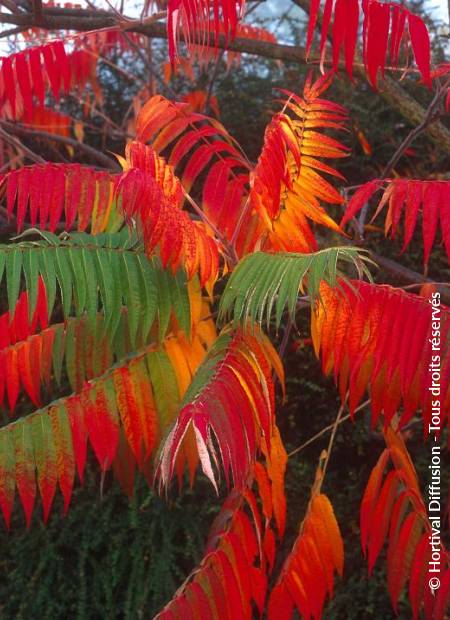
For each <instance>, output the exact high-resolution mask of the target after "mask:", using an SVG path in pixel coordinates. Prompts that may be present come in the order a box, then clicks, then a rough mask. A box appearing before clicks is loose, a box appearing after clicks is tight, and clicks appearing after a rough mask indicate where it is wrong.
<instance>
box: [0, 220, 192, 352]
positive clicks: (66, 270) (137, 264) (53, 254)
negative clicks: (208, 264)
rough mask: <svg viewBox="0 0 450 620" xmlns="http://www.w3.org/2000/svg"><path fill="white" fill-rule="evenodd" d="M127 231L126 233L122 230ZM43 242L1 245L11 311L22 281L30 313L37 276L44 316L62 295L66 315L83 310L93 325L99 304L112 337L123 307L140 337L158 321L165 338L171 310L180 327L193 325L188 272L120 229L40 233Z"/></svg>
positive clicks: (0, 269)
mask: <svg viewBox="0 0 450 620" xmlns="http://www.w3.org/2000/svg"><path fill="white" fill-rule="evenodd" d="M124 232H125V233H126V232H127V231H124ZM41 234H42V235H43V236H44V238H45V240H42V241H35V242H27V241H23V242H21V243H17V244H13V245H1V246H0V284H1V283H2V282H5V284H6V290H7V296H8V307H9V310H10V312H11V313H12V312H14V309H15V307H16V302H17V299H18V295H19V291H20V286H21V281H23V282H24V284H25V287H26V290H27V292H28V296H29V300H30V307H29V312H30V313H33V312H34V308H35V305H34V304H33V303H32V301H31V300H34V303H36V291H37V286H38V281H39V277H41V278H42V280H43V282H44V283H45V289H46V294H47V305H48V315H49V316H50V315H51V313H52V310H53V307H54V305H55V299H56V292H57V290H58V291H59V293H60V296H61V300H62V310H63V313H64V316H65V317H68V316H70V315H71V314H72V313H73V312H75V314H76V316H81V315H82V314H83V313H84V312H86V314H87V317H88V320H89V322H90V324H91V326H94V325H95V324H96V320H97V312H98V310H99V308H100V307H101V309H102V310H103V313H104V315H105V329H106V331H107V332H108V333H109V334H110V335H111V336H112V335H114V333H115V332H116V329H117V326H118V324H119V321H120V317H121V308H122V306H126V307H127V309H128V317H129V320H130V325H131V326H132V327H131V333H132V334H134V336H133V337H135V336H136V333H137V324H138V322H139V329H140V333H141V335H142V338H143V340H144V341H145V339H146V338H147V335H148V332H149V330H150V328H151V326H152V324H153V322H154V321H155V320H156V319H157V320H158V325H159V335H160V338H163V337H164V335H165V333H166V331H167V328H168V325H169V321H170V314H171V310H172V308H173V309H174V312H175V315H176V317H177V319H178V321H179V323H180V326H181V328H182V329H184V330H185V331H186V333H189V330H190V325H191V317H190V307H189V296H188V291H187V288H186V275H185V274H184V272H182V271H178V272H177V273H176V274H175V275H174V276H172V275H171V274H170V273H168V272H166V271H165V270H163V269H161V267H160V266H159V265H158V261H157V260H156V259H155V260H153V261H150V260H149V259H148V258H147V257H146V255H145V253H144V251H143V248H142V247H141V245H140V244H139V243H138V242H137V240H136V239H135V238H133V237H132V236H129V235H127V234H123V233H117V234H116V235H95V236H92V235H88V234H86V233H74V234H72V235H70V236H62V237H57V236H56V235H53V234H52V233H41Z"/></svg>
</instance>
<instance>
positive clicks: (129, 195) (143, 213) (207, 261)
mask: <svg viewBox="0 0 450 620" xmlns="http://www.w3.org/2000/svg"><path fill="white" fill-rule="evenodd" d="M116 195H117V199H118V201H119V202H120V204H121V206H122V209H123V210H124V212H125V215H126V217H127V218H128V219H129V220H131V219H132V218H137V219H138V222H139V225H140V228H142V233H143V240H144V246H145V250H146V253H147V255H148V256H149V257H151V256H153V255H154V254H155V250H156V247H157V246H158V248H159V254H160V256H161V260H162V264H163V266H164V267H167V266H170V267H171V268H172V270H173V271H176V270H177V269H178V268H180V267H184V269H185V270H186V273H187V276H188V278H189V279H190V278H192V277H194V275H195V274H196V273H197V272H199V275H200V281H201V284H202V286H203V285H204V284H206V283H207V282H209V281H211V282H215V280H216V279H217V276H218V272H219V251H218V246H217V242H216V241H215V240H214V238H213V237H212V236H211V235H210V234H208V230H207V228H206V227H205V226H204V224H203V223H202V222H195V221H193V220H191V218H190V217H189V215H188V213H187V212H186V211H182V210H181V209H179V207H178V205H177V204H176V203H174V201H173V200H172V199H171V198H170V197H169V196H167V195H166V194H165V193H164V191H163V188H162V187H161V185H160V183H159V182H158V180H157V179H155V177H154V176H153V175H152V174H151V173H149V172H146V171H143V170H141V169H139V168H132V169H131V170H129V171H128V172H125V173H124V174H123V175H122V176H121V178H120V181H119V183H118V184H117V186H116Z"/></svg>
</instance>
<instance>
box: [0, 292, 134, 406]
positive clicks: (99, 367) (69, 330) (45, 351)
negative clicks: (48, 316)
mask: <svg viewBox="0 0 450 620" xmlns="http://www.w3.org/2000/svg"><path fill="white" fill-rule="evenodd" d="M19 303H20V302H19ZM19 303H18V304H17V306H19ZM121 314H122V316H121V318H120V321H119V326H118V329H117V331H116V334H115V336H114V338H113V339H111V338H109V337H108V335H107V333H106V330H105V325H104V323H105V320H104V316H103V315H102V314H99V315H98V316H97V321H96V322H95V324H94V325H91V324H90V322H89V321H88V319H87V317H86V315H82V316H80V317H78V318H75V317H68V318H67V319H66V321H65V322H64V323H56V324H53V325H50V326H49V327H46V328H45V329H42V330H41V331H40V332H39V333H34V334H29V335H27V336H25V337H23V334H22V337H21V338H20V339H19V341H18V342H15V343H14V344H10V345H9V346H6V345H5V346H3V347H1V348H0V408H1V407H3V404H4V400H5V399H6V397H7V398H8V404H9V408H10V410H11V412H13V411H14V408H15V405H16V402H17V399H18V396H19V393H20V391H21V389H22V390H23V391H24V392H26V393H27V395H28V396H29V397H30V398H31V400H32V401H33V403H34V404H35V405H36V407H40V406H41V404H42V403H41V385H46V386H47V387H49V386H50V384H51V379H52V378H54V379H55V381H56V382H57V383H58V384H60V383H61V375H62V372H63V369H64V368H65V372H66V374H67V377H68V380H69V384H70V387H71V389H72V391H73V392H79V391H80V390H81V389H82V387H83V385H84V383H85V381H88V380H90V379H93V378H94V377H98V376H99V375H101V374H103V373H104V372H106V370H108V368H109V367H110V366H112V364H113V363H114V361H117V360H119V359H121V358H123V357H124V356H125V355H126V354H128V353H131V352H132V351H133V350H135V348H136V347H142V346H143V344H144V343H142V342H139V340H140V334H139V333H138V326H137V325H136V326H135V333H132V332H131V330H130V327H131V326H130V321H129V317H128V313H127V311H126V308H123V309H122V313H121ZM26 325H28V321H27V322H26ZM30 331H31V330H30Z"/></svg>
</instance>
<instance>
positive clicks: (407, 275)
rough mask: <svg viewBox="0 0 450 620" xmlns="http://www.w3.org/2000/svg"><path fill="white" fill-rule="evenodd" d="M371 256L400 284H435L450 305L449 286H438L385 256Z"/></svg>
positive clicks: (443, 299) (444, 300)
mask: <svg viewBox="0 0 450 620" xmlns="http://www.w3.org/2000/svg"><path fill="white" fill-rule="evenodd" d="M370 256H371V258H372V259H373V260H374V261H375V262H376V263H377V264H378V265H379V266H380V267H381V268H382V269H383V271H384V272H385V273H387V274H388V275H389V276H391V278H392V279H393V280H394V281H395V282H396V283H398V284H417V283H419V282H421V283H423V284H426V283H427V282H428V283H430V284H434V285H435V286H436V289H437V290H438V291H439V292H440V293H441V299H442V301H443V302H444V303H445V304H446V305H447V306H449V305H450V291H449V289H448V287H447V286H441V285H439V284H436V283H435V282H434V280H431V279H430V278H427V277H426V276H424V275H422V274H420V273H417V272H416V271H413V270H412V269H408V267H404V266H403V265H400V264H399V263H396V262H395V261H393V260H391V259H390V258H385V257H384V256H380V255H379V254H375V253H374V252H371V253H370Z"/></svg>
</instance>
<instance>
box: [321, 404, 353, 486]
mask: <svg viewBox="0 0 450 620" xmlns="http://www.w3.org/2000/svg"><path fill="white" fill-rule="evenodd" d="M347 398H348V393H347V396H346V397H345V400H344V402H343V403H342V405H341V406H340V407H339V411H338V413H337V416H336V420H335V421H334V424H333V428H332V430H331V437H330V441H329V442H328V447H327V455H326V457H325V463H324V464H323V468H322V478H321V481H320V485H319V489H320V487H321V486H322V482H323V480H324V478H325V474H326V473H327V467H328V463H329V462H330V456H331V450H332V448H333V444H334V440H335V437H336V432H337V429H338V426H339V423H340V421H341V419H342V415H343V413H344V411H345V405H346V404H347Z"/></svg>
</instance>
